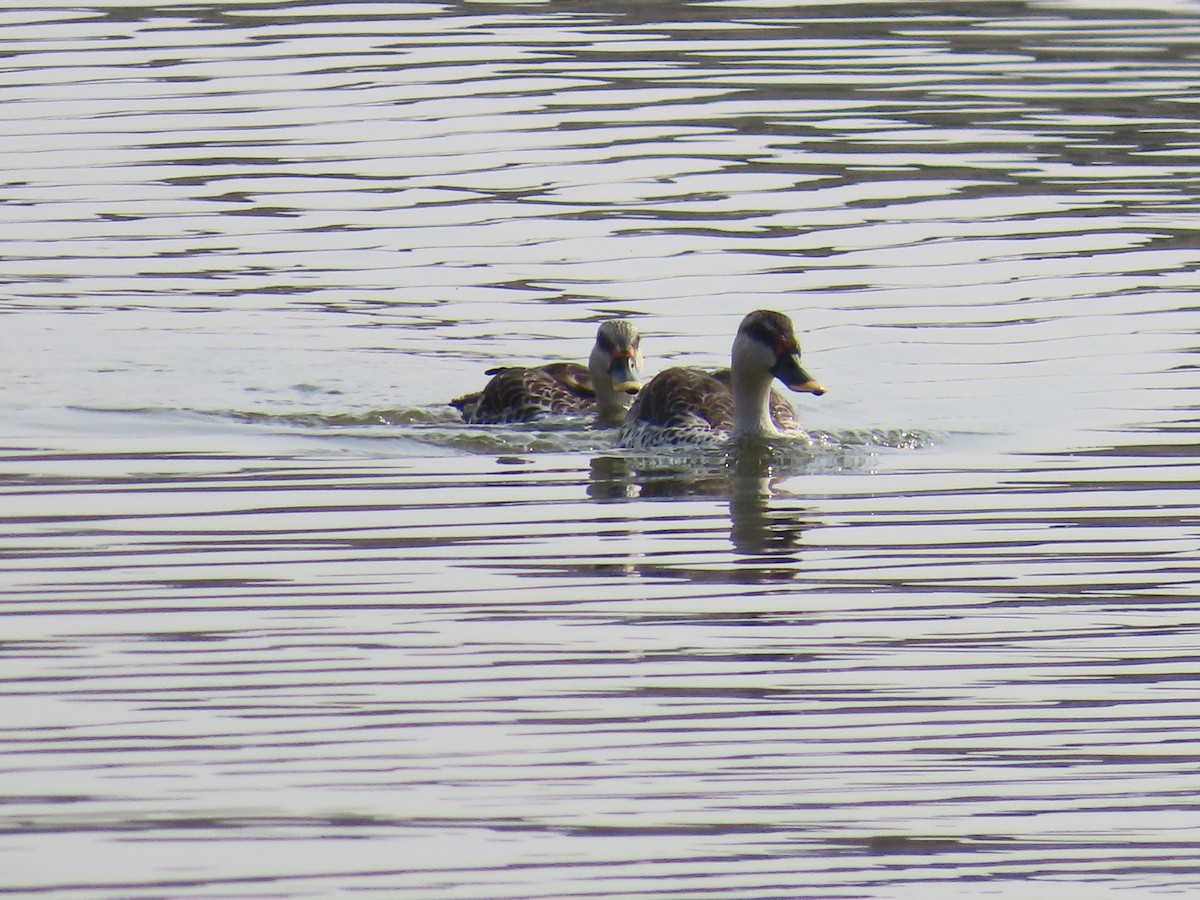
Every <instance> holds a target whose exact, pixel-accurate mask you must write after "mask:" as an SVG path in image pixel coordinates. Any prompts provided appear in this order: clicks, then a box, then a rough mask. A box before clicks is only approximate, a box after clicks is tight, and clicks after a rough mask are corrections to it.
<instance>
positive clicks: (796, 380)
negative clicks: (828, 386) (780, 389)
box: [771, 353, 825, 397]
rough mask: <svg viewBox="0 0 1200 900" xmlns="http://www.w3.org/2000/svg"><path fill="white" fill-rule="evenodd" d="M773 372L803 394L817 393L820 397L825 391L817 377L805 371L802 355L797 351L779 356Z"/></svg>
mask: <svg viewBox="0 0 1200 900" xmlns="http://www.w3.org/2000/svg"><path fill="white" fill-rule="evenodd" d="M771 374H772V375H774V376H775V377H776V378H778V379H779V380H780V381H782V382H783V383H784V384H785V385H787V386H788V387H789V388H790V389H791V390H793V391H796V392H798V393H802V394H816V395H817V396H818V397H819V396H821V395H822V394H823V393H825V388H823V387H822V386H821V384H820V382H818V381H817V380H816V379H815V378H813V377H812V376H811V375H809V374H808V373H807V372H805V371H804V367H803V366H801V365H800V357H799V356H797V355H796V354H795V353H786V354H784V355H783V356H781V357H779V359H778V361H777V362H776V363H775V366H774V367H773V368H772V369H771Z"/></svg>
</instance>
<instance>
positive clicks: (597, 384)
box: [450, 319, 642, 425]
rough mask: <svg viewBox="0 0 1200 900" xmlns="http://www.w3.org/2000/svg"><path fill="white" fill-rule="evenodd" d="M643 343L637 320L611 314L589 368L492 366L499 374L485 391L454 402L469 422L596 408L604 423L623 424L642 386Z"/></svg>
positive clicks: (514, 419) (524, 419) (487, 422)
mask: <svg viewBox="0 0 1200 900" xmlns="http://www.w3.org/2000/svg"><path fill="white" fill-rule="evenodd" d="M640 344H641V335H639V334H638V331H637V329H636V328H635V327H634V326H633V323H632V322H628V321H626V320H625V319H610V320H608V321H607V322H602V323H601V324H600V327H599V328H598V329H597V331H596V343H595V345H594V346H593V347H592V352H591V355H590V356H589V357H588V364H587V366H586V367H584V366H581V365H579V363H571V362H557V363H548V364H546V365H544V366H528V367H525V366H513V367H500V368H496V369H488V370H487V374H489V375H491V376H493V377H492V380H491V381H489V382H488V383H487V386H486V387H485V388H484V389H483V390H482V391H479V392H477V393H474V394H467V395H465V396H462V397H458V398H456V399H454V400H452V401H450V405H451V406H456V407H458V409H459V410H460V411H461V412H462V416H463V421H465V422H466V423H468V424H469V425H504V424H507V423H510V422H529V421H532V420H533V419H536V418H538V417H539V416H542V415H544V414H546V413H558V414H562V415H577V416H584V415H591V414H592V413H595V414H596V421H597V422H598V423H599V424H602V425H619V424H620V423H621V419H622V418H623V417H624V415H625V411H626V410H627V409H628V408H629V402H630V397H631V395H632V394H634V393H636V392H637V390H638V388H640V387H641V386H642V385H641V381H640V379H639V376H640V373H641V369H642V354H641V350H640Z"/></svg>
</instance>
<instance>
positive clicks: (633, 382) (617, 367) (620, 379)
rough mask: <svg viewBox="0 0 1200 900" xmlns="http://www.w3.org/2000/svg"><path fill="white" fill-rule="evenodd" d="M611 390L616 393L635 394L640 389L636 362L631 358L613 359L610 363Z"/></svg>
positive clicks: (640, 384) (640, 382)
mask: <svg viewBox="0 0 1200 900" xmlns="http://www.w3.org/2000/svg"><path fill="white" fill-rule="evenodd" d="M612 384H613V390H614V391H616V392H617V393H618V394H620V393H625V394H636V393H637V392H638V391H640V390H641V389H642V380H641V378H640V377H639V373H638V368H637V363H635V362H634V361H633V360H632V359H614V360H613V364H612Z"/></svg>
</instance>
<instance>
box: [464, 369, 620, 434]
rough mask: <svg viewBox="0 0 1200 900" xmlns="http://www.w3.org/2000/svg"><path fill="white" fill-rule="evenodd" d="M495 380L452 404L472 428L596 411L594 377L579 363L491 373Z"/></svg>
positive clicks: (499, 370) (498, 370)
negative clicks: (554, 415) (543, 416)
mask: <svg viewBox="0 0 1200 900" xmlns="http://www.w3.org/2000/svg"><path fill="white" fill-rule="evenodd" d="M487 374H488V375H491V376H492V380H491V381H489V382H488V383H487V386H486V387H484V389H483V390H482V391H477V392H476V393H474V394H466V395H465V396H462V397H457V398H455V399H454V400H451V401H450V405H451V406H456V407H458V409H459V410H460V411H461V412H462V415H463V421H464V422H466V423H467V424H469V425H506V424H509V423H512V422H530V421H532V420H534V419H536V418H538V417H539V416H542V415H545V414H547V413H557V414H561V415H579V416H582V415H591V414H592V413H595V411H596V389H595V386H594V385H593V384H592V376H591V375H590V374H589V373H588V370H587V368H586V367H584V366H581V365H580V364H579V363H572V362H561V363H548V364H547V365H544V366H502V367H500V368H496V369H488V370H487Z"/></svg>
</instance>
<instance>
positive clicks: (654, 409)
mask: <svg viewBox="0 0 1200 900" xmlns="http://www.w3.org/2000/svg"><path fill="white" fill-rule="evenodd" d="M732 430H733V395H732V394H731V393H730V391H729V387H728V386H727V385H725V384H722V383H721V381H719V380H718V379H716V378H714V377H713V376H712V375H709V374H708V373H707V372H702V371H700V370H699V369H685V368H674V369H667V370H666V371H663V372H659V373H658V374H657V375H655V376H654V378H653V379H652V380H651V381H650V383H649V384H647V385H646V386H645V387H644V388H642V389H641V391H640V392H639V393H638V395H637V398H636V399H635V400H634V401H633V406H631V407H630V409H629V413H628V414H627V415H626V416H625V422H624V424H623V425H622V426H621V431H620V433H619V434H618V435H617V446H618V447H625V448H629V449H639V448H645V447H661V446H670V445H691V446H714V445H717V444H720V443H721V442H722V441H723V440H725V439H726V438H727V437H729V433H730V432H731V431H732Z"/></svg>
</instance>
